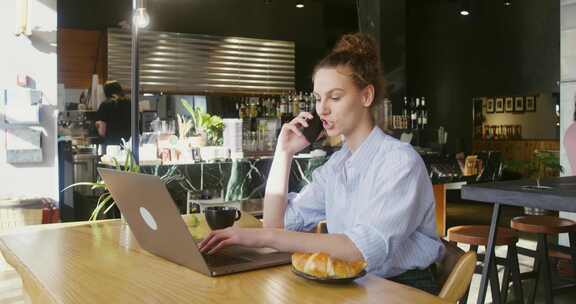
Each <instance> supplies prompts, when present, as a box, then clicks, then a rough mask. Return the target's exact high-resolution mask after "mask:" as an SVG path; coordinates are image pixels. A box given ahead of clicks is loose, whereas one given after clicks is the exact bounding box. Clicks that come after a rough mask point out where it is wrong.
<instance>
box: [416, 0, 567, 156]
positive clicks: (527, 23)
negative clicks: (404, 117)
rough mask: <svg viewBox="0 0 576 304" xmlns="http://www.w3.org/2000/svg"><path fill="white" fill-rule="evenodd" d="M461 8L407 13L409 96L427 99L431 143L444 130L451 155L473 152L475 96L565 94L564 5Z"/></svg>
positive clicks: (441, 1) (424, 3)
mask: <svg viewBox="0 0 576 304" xmlns="http://www.w3.org/2000/svg"><path fill="white" fill-rule="evenodd" d="M472 3H473V5H474V6H473V7H472V14H471V15H469V16H467V17H465V16H460V15H459V14H458V2H457V1H448V0H434V1H430V0H410V1H409V5H408V7H407V71H408V72H407V83H408V95H409V96H426V97H428V99H427V100H428V105H429V108H430V111H431V118H430V124H431V126H430V130H428V132H429V134H428V135H429V136H428V137H429V138H433V132H434V130H436V129H437V128H438V127H439V126H444V127H445V128H447V131H448V132H449V138H448V148H449V150H451V151H463V150H464V151H469V150H470V147H471V143H472V102H471V99H472V97H474V96H498V95H515V94H518V95H520V94H533V93H537V92H557V91H558V87H557V85H556V82H557V81H558V80H559V77H560V32H559V24H560V16H559V14H560V6H559V1H558V0H552V1H541V0H523V1H514V2H513V6H512V8H505V7H504V6H503V2H502V1H473V2H472Z"/></svg>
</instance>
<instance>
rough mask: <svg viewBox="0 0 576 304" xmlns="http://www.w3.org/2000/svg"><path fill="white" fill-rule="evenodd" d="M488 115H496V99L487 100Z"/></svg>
mask: <svg viewBox="0 0 576 304" xmlns="http://www.w3.org/2000/svg"><path fill="white" fill-rule="evenodd" d="M486 113H494V98H492V97H489V98H486Z"/></svg>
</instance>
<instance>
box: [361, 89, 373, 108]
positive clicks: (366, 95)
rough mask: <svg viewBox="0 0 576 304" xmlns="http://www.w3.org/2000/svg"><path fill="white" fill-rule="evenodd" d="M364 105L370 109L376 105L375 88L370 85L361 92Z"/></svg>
mask: <svg viewBox="0 0 576 304" xmlns="http://www.w3.org/2000/svg"><path fill="white" fill-rule="evenodd" d="M361 95H362V96H361V97H362V105H363V106H364V107H366V108H369V107H370V106H371V105H372V103H374V86H373V85H371V84H369V85H367V86H366V87H365V88H364V89H362V92H361Z"/></svg>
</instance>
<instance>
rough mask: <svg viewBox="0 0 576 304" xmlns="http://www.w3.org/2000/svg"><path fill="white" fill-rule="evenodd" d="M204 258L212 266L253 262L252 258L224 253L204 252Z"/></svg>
mask: <svg viewBox="0 0 576 304" xmlns="http://www.w3.org/2000/svg"><path fill="white" fill-rule="evenodd" d="M203 256H204V260H205V261H206V264H208V265H209V266H212V267H220V266H228V265H237V264H242V263H248V262H251V260H250V259H245V258H241V257H235V256H230V255H223V254H212V255H209V254H203Z"/></svg>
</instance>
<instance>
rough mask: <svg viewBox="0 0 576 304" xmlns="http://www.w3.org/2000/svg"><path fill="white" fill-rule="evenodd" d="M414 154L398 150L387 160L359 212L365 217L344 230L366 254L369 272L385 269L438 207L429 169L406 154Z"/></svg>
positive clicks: (364, 254)
mask: <svg viewBox="0 0 576 304" xmlns="http://www.w3.org/2000/svg"><path fill="white" fill-rule="evenodd" d="M410 154H411V153H404V154H402V153H397V155H396V157H394V158H393V159H390V158H389V159H388V161H386V162H385V163H384V165H383V166H382V168H383V169H382V170H380V173H379V174H378V175H377V176H376V178H375V179H374V181H373V183H374V184H373V186H372V189H374V190H373V193H374V194H373V195H371V196H370V197H371V199H370V202H369V203H368V204H367V208H363V210H362V211H361V213H360V214H359V218H361V219H362V220H360V221H359V220H357V222H356V223H355V224H354V225H353V226H352V227H350V228H349V229H347V230H345V231H344V234H345V235H346V236H348V238H350V240H351V241H352V242H353V243H354V244H355V245H356V247H357V248H358V250H360V252H361V253H362V255H363V256H364V259H365V260H366V261H367V263H368V271H371V270H373V269H379V268H381V267H382V266H383V265H384V264H385V263H387V261H388V260H389V259H390V258H391V257H393V256H394V254H395V253H398V250H399V248H400V247H401V246H402V244H403V242H406V241H409V240H408V238H409V237H410V236H411V235H412V234H413V233H414V232H415V230H416V229H417V228H419V227H420V226H421V224H422V222H423V221H424V220H429V218H430V217H429V216H428V217H427V216H426V214H428V213H430V212H431V211H430V208H434V195H433V192H432V185H431V183H430V179H429V178H428V176H427V172H426V168H425V166H424V164H423V162H422V161H421V160H420V159H419V158H418V157H417V156H410V157H406V156H407V155H410ZM392 164H394V165H392ZM432 210H433V209H432Z"/></svg>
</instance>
